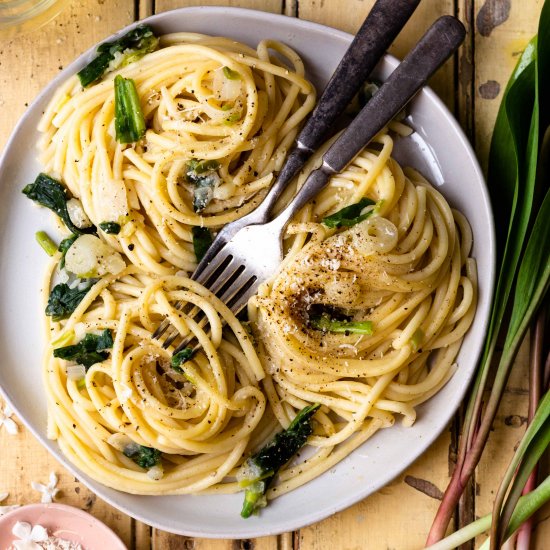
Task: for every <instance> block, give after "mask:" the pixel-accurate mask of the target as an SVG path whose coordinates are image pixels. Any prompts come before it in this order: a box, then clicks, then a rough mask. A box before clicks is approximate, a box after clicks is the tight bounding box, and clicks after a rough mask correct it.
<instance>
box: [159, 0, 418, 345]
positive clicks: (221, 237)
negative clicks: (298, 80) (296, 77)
mask: <svg viewBox="0 0 550 550" xmlns="http://www.w3.org/2000/svg"><path fill="white" fill-rule="evenodd" d="M419 3H420V0H377V1H376V2H375V4H374V6H373V7H372V9H371V10H370V12H369V15H368V16H367V18H366V19H365V21H364V22H363V24H362V25H361V28H360V29H359V31H358V32H357V34H356V35H355V37H354V39H353V41H352V43H351V44H350V46H349V48H348V49H347V51H346V53H345V54H344V56H343V57H342V59H341V61H340V63H339V64H338V67H337V68H336V70H335V71H334V73H333V75H332V77H331V79H330V81H329V83H328V84H327V86H326V87H325V89H324V91H323V93H322V95H321V97H320V99H319V101H318V102H317V105H316V107H315V109H314V110H313V113H312V114H311V116H310V117H309V118H308V120H307V122H306V124H305V125H304V127H303V129H302V131H301V132H300V134H299V135H298V137H297V138H296V140H295V148H294V149H293V151H292V152H291V153H290V155H288V157H287V159H286V161H285V163H284V166H283V167H282V169H281V172H280V173H279V175H278V177H277V180H276V181H275V183H274V184H273V185H272V186H271V189H270V190H269V192H268V193H267V195H266V196H265V198H264V200H263V201H262V203H261V204H260V205H259V206H258V207H257V208H256V209H255V210H253V211H252V212H250V213H249V214H247V215H245V216H243V217H242V218H239V219H238V220H235V221H233V222H231V223H229V224H227V225H226V226H224V227H223V228H222V229H221V230H220V231H219V232H218V234H217V236H216V238H215V239H214V242H213V243H212V244H211V245H210V247H209V248H208V250H207V252H206V254H205V255H204V257H203V259H202V260H201V262H200V263H199V265H198V266H197V269H196V270H195V272H194V273H193V275H192V278H195V277H197V276H198V275H199V274H200V273H201V271H202V270H203V269H204V267H205V266H206V265H208V264H209V263H210V262H211V261H212V260H213V259H214V257H215V256H216V254H217V253H218V252H219V251H220V250H221V249H222V248H223V247H224V246H225V245H226V244H227V243H228V242H229V241H230V240H231V239H232V238H233V237H234V236H235V235H236V234H237V233H238V232H239V231H240V230H241V229H242V228H243V227H246V226H248V225H255V224H261V223H265V222H267V221H268V220H269V217H270V213H271V210H272V208H273V206H274V205H275V203H276V202H277V199H278V198H279V196H280V195H281V193H282V192H283V190H284V189H285V188H286V187H287V186H288V184H289V183H290V182H291V181H292V179H293V178H294V176H295V175H296V174H297V173H298V172H299V170H300V169H301V168H302V167H303V166H304V164H305V163H306V161H307V160H308V158H309V157H310V156H311V155H312V154H313V152H314V151H316V150H317V149H318V148H319V147H320V146H321V144H322V143H323V142H324V141H325V139H326V138H327V136H328V135H329V133H330V131H331V129H332V127H333V126H334V123H335V121H336V119H337V117H338V116H339V115H340V114H341V113H342V112H343V111H344V109H345V108H346V107H347V106H348V105H349V103H350V101H351V100H352V98H353V96H354V95H355V94H356V93H357V92H358V90H359V89H360V87H361V85H362V84H363V83H364V82H365V81H366V79H367V78H368V76H369V75H370V73H371V72H372V70H373V69H374V67H375V65H376V63H377V62H378V61H379V59H380V58H381V57H382V55H383V54H384V52H385V51H386V50H387V49H388V48H389V47H390V45H391V43H392V42H393V40H394V39H395V38H396V36H397V35H398V34H399V32H400V31H401V29H402V28H403V26H404V25H405V23H406V22H407V21H408V20H409V19H410V17H411V15H412V14H413V12H414V10H415V9H416V7H417V6H418V4H419ZM181 307H182V304H181V303H177V304H176V308H178V309H180V308H181ZM168 327H169V322H168V320H165V321H163V322H162V323H161V324H160V325H159V327H158V328H157V330H156V331H155V333H154V334H153V338H160V337H161V336H162V335H163V334H164V332H165V331H166V330H167V328H168ZM177 336H178V333H177V331H174V333H173V334H172V335H170V336H168V337H167V338H166V339H165V341H164V344H163V345H164V347H168V346H169V345H170V344H171V343H172V342H173V341H174V339H175V338H177Z"/></svg>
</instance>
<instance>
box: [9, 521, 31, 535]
mask: <svg viewBox="0 0 550 550" xmlns="http://www.w3.org/2000/svg"><path fill="white" fill-rule="evenodd" d="M31 530H32V527H31V524H30V523H27V522H26V521H17V522H16V523H15V525H14V526H13V527H12V529H11V533H12V535H15V536H16V537H18V538H20V539H22V540H25V539H28V538H29V536H30V534H31Z"/></svg>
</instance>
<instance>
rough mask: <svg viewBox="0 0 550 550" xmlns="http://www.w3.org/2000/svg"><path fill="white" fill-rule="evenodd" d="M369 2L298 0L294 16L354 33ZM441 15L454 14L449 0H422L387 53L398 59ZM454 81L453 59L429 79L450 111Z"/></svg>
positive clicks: (452, 2) (453, 99) (371, 1)
mask: <svg viewBox="0 0 550 550" xmlns="http://www.w3.org/2000/svg"><path fill="white" fill-rule="evenodd" d="M373 4H374V0H365V1H363V0H342V1H338V2H328V1H323V0H299V2H298V16H299V17H300V18H301V19H308V20H309V21H315V22H317V23H322V24H323V25H329V26H331V27H335V28H337V29H341V30H343V31H346V32H349V33H352V34H355V33H356V32H357V29H358V28H359V27H360V26H361V24H362V22H363V20H364V19H365V17H366V16H367V14H368V12H369V10H370V9H371V7H372V5H373ZM445 14H451V15H452V14H454V1H453V0H423V1H422V2H421V3H420V5H419V6H418V8H417V9H416V11H415V13H414V14H413V16H412V17H411V19H410V21H409V22H408V23H407V25H405V27H404V29H403V31H402V32H401V34H400V35H399V36H398V38H397V40H396V41H395V43H394V44H393V45H392V47H391V48H390V50H389V51H390V53H392V54H393V55H395V56H397V57H398V58H400V59H402V58H403V57H404V56H405V55H406V54H407V52H408V51H409V50H410V49H411V48H412V46H413V45H414V44H416V42H417V41H418V39H419V38H420V37H421V36H422V34H424V32H425V31H426V30H427V29H428V27H429V26H430V25H431V24H432V23H433V22H434V21H435V20H436V19H437V18H438V17H439V16H441V15H445ZM454 81H455V74H454V60H453V59H451V60H449V61H448V62H447V63H446V64H445V65H444V66H443V67H442V68H441V69H440V70H439V71H438V73H437V74H436V75H435V76H434V77H433V78H432V80H430V85H431V86H432V87H433V89H434V90H435V92H436V93H437V94H438V95H439V97H441V98H442V99H443V101H444V102H445V103H446V105H447V106H448V107H449V108H450V109H451V110H454V103H455V84H454Z"/></svg>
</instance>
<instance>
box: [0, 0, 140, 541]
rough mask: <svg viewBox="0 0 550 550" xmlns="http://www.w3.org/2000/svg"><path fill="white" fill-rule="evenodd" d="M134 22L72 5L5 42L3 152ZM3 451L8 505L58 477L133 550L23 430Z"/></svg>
mask: <svg viewBox="0 0 550 550" xmlns="http://www.w3.org/2000/svg"><path fill="white" fill-rule="evenodd" d="M133 17H134V4H133V1H132V0H117V1H114V2H105V0H86V1H80V2H72V3H71V5H70V7H69V8H67V9H66V10H65V11H64V12H63V13H62V14H61V15H60V16H59V17H57V18H56V19H55V20H54V21H52V22H50V23H49V24H47V25H46V26H44V27H43V28H42V29H40V30H38V31H35V32H33V33H32V34H31V35H26V36H21V37H17V38H15V39H13V40H10V41H7V42H0V67H1V76H0V107H1V108H2V113H3V114H2V126H1V128H0V148H3V146H4V144H5V143H6V141H7V139H8V137H9V134H10V132H11V130H12V129H13V127H14V126H15V124H16V123H17V121H18V120H19V118H20V117H21V115H22V114H23V112H24V111H25V108H26V107H27V105H28V104H29V103H30V102H31V101H32V99H33V98H34V96H36V94H37V93H38V92H39V91H40V90H41V89H42V88H43V87H44V86H45V85H46V84H47V83H48V82H49V81H50V80H51V78H53V77H54V76H55V74H56V73H57V72H58V71H59V70H60V69H61V68H62V67H64V66H65V65H67V64H68V63H69V62H70V61H72V60H73V59H74V57H75V56H76V55H78V54H79V53H80V52H82V51H84V50H86V49H87V48H89V47H90V46H91V45H93V44H95V43H97V42H98V41H100V40H101V39H103V38H105V37H106V36H107V35H109V34H111V33H112V32H114V31H116V30H117V29H119V28H120V27H123V26H124V25H127V24H128V23H130V22H131V21H132V20H133ZM20 425H21V424H20ZM0 449H1V450H2V451H1V456H2V468H0V490H1V491H9V493H10V497H9V500H8V501H7V503H8V504H12V503H18V504H30V503H33V502H39V501H40V494H39V493H38V492H37V491H35V490H34V489H32V487H31V481H39V482H42V483H47V482H48V475H49V473H50V472H55V473H56V474H57V475H58V476H59V484H58V487H59V488H60V490H61V491H60V493H59V494H58V496H57V498H56V501H57V502H61V503H64V504H70V505H73V506H76V507H78V508H82V509H83V510H86V511H88V512H90V513H91V514H93V515H94V516H95V517H97V518H98V519H100V520H101V521H103V522H105V523H106V524H107V525H109V526H110V527H111V528H112V529H113V530H114V531H116V532H117V533H118V535H119V536H120V537H121V538H122V540H123V541H124V543H125V544H126V545H127V546H128V547H129V548H132V547H133V546H132V542H133V531H134V528H133V520H132V519H131V518H130V517H128V516H126V515H125V514H123V513H121V512H119V511H117V510H115V509H114V508H112V507H111V506H109V505H108V504H106V503H105V502H103V501H102V500H101V499H100V498H98V497H96V495H94V494H93V493H92V492H91V491H89V490H88V489H86V487H85V486H84V485H83V484H82V483H79V482H78V480H77V479H76V478H75V477H74V476H73V475H72V474H70V473H69V472H67V471H66V470H65V469H64V468H63V467H62V466H60V465H59V464H58V463H57V461H56V460H55V459H54V458H53V457H52V456H50V455H49V453H48V452H47V451H46V450H45V449H44V448H43V447H42V446H41V445H40V444H39V443H38V441H37V440H36V439H35V438H34V437H33V436H32V435H31V434H30V432H28V431H27V430H26V429H24V428H23V427H22V426H21V429H20V433H19V434H18V435H17V436H9V435H8V434H7V432H6V431H5V430H0ZM4 504H6V503H4ZM142 548H145V547H142Z"/></svg>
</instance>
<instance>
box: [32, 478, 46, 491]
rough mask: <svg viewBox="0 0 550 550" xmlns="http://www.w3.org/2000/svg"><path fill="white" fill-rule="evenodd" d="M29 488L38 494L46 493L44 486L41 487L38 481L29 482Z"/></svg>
mask: <svg viewBox="0 0 550 550" xmlns="http://www.w3.org/2000/svg"><path fill="white" fill-rule="evenodd" d="M31 487H32V488H33V489H34V490H35V491H38V492H40V493H43V492H44V491H46V489H47V488H46V486H45V485H42V483H38V481H32V482H31Z"/></svg>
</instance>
